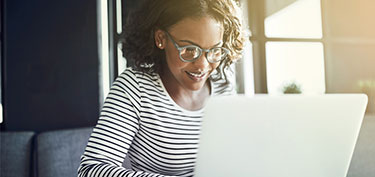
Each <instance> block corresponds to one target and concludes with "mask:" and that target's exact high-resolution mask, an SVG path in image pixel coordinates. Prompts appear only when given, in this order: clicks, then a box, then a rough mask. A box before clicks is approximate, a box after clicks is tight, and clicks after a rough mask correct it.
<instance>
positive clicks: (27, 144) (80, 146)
mask: <svg viewBox="0 0 375 177" xmlns="http://www.w3.org/2000/svg"><path fill="white" fill-rule="evenodd" d="M91 131H92V128H80V129H70V130H58V131H50V132H43V133H40V134H35V133H33V132H1V133H0V141H1V144H0V145H1V146H0V148H1V154H0V155H1V156H0V157H1V161H0V162H1V163H0V177H75V176H77V168H78V165H79V162H80V156H81V154H82V153H83V151H84V149H85V146H86V144H87V140H88V138H89V136H90V133H91ZM374 139H375V116H367V117H365V119H364V123H363V125H362V129H361V132H360V136H359V138H358V142H357V145H356V147H355V151H354V154H353V158H352V161H351V164H350V168H349V172H348V175H347V177H375V141H373V140H374ZM124 166H127V167H129V166H130V164H129V161H128V160H127V161H125V162H124Z"/></svg>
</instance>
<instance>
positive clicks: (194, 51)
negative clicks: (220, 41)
mask: <svg viewBox="0 0 375 177" xmlns="http://www.w3.org/2000/svg"><path fill="white" fill-rule="evenodd" d="M200 53H201V52H200V50H199V48H198V47H193V46H188V47H185V48H183V49H182V50H180V55H181V57H182V58H183V59H185V60H194V59H196V58H198V57H199V55H200Z"/></svg>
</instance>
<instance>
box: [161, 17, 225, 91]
mask: <svg viewBox="0 0 375 177" xmlns="http://www.w3.org/2000/svg"><path fill="white" fill-rule="evenodd" d="M168 33H169V34H170V37H171V38H172V39H173V40H174V41H175V42H176V43H177V45H179V46H180V47H183V46H187V45H196V46H199V47H200V48H202V49H211V48H213V47H221V46H222V43H223V42H222V38H223V27H222V25H221V24H220V23H219V22H217V21H216V20H215V19H213V18H211V17H201V18H186V19H183V20H181V21H180V22H178V23H177V24H175V25H173V26H172V27H171V28H170V29H169V30H168ZM155 39H156V41H155V42H156V44H157V46H158V47H159V48H161V49H164V50H165V54H166V62H164V65H163V70H164V74H163V76H162V77H163V79H164V82H168V84H172V83H173V84H175V86H179V87H182V88H183V89H187V90H190V91H198V90H200V89H201V88H202V87H203V86H204V85H205V83H206V81H207V79H208V77H209V76H210V74H211V72H212V71H214V70H215V69H216V68H217V67H218V65H219V62H218V63H209V62H208V61H207V59H206V53H205V52H203V54H202V55H201V56H200V57H199V58H198V59H197V60H195V61H194V62H184V61H182V60H181V59H180V57H179V53H178V50H177V48H176V47H175V46H174V44H173V42H172V41H171V39H169V38H168V37H167V35H166V34H165V32H164V31H162V30H158V31H157V32H156V33H155ZM159 43H161V44H162V45H161V46H160V45H159ZM167 70H168V71H167ZM174 88H175V87H174Z"/></svg>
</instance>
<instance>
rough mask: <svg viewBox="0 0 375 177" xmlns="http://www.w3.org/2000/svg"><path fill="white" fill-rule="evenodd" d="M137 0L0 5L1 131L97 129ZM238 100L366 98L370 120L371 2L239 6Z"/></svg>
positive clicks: (373, 97) (374, 23) (257, 1)
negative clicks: (264, 96) (243, 34)
mask: <svg viewBox="0 0 375 177" xmlns="http://www.w3.org/2000/svg"><path fill="white" fill-rule="evenodd" d="M136 3H137V1H136V0H108V1H107V0H98V1H75V0H64V1H47V0H32V1H30V0H1V13H0V15H1V18H0V19H1V21H0V25H1V28H0V29H1V31H0V32H1V43H0V45H1V72H0V73H1V105H2V110H1V109H0V110H1V118H2V123H1V124H0V125H1V130H2V131H25V130H31V131H36V132H41V131H47V130H57V129H66V128H76V127H87V126H93V125H95V123H96V121H97V118H98V115H99V111H100V107H101V105H102V103H103V100H104V98H105V96H106V94H107V93H108V90H109V87H110V85H111V83H112V81H113V80H114V79H115V78H116V76H117V75H118V74H119V73H120V72H121V71H122V70H123V69H124V68H125V67H126V66H127V65H131V64H130V63H127V62H126V59H124V58H123V57H122V53H121V51H120V49H121V44H120V43H119V42H118V41H119V36H120V34H121V33H122V24H123V23H124V20H125V18H126V16H127V14H128V12H129V11H130V10H131V9H132V8H134V6H135V5H136ZM239 3H240V4H241V7H242V9H243V11H244V13H243V16H244V19H245V23H246V24H245V27H244V30H246V31H248V33H249V39H250V40H249V42H248V44H247V46H246V50H245V51H244V58H243V59H242V60H241V61H240V62H239V63H237V64H236V70H237V89H238V92H239V93H245V94H254V93H268V94H283V93H302V94H323V93H366V94H367V95H368V96H369V105H368V108H367V114H375V103H374V102H375V69H374V68H375V33H374V31H375V20H372V17H374V16H375V11H374V7H375V1H371V0H240V1H239Z"/></svg>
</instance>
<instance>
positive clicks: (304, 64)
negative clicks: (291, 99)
mask: <svg viewBox="0 0 375 177" xmlns="http://www.w3.org/2000/svg"><path fill="white" fill-rule="evenodd" d="M250 2H251V5H250V7H251V6H254V7H253V8H251V9H250V10H253V11H254V12H252V15H253V16H252V18H251V19H250V21H251V20H253V22H252V24H254V26H255V27H254V29H253V30H255V31H257V33H255V34H254V36H253V37H252V38H251V40H252V42H254V43H256V44H257V48H256V49H255V50H254V56H257V58H255V61H254V63H256V64H257V65H256V66H255V67H260V68H258V69H256V68H255V71H256V73H255V75H256V86H257V88H258V89H257V92H258V93H269V94H281V93H283V90H284V89H286V88H287V87H288V86H291V85H293V84H294V85H297V86H298V87H299V88H300V90H301V91H302V93H306V94H321V93H325V75H324V71H325V70H324V44H323V34H322V16H321V4H320V0H265V1H261V0H250ZM255 8H258V9H255Z"/></svg>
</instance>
